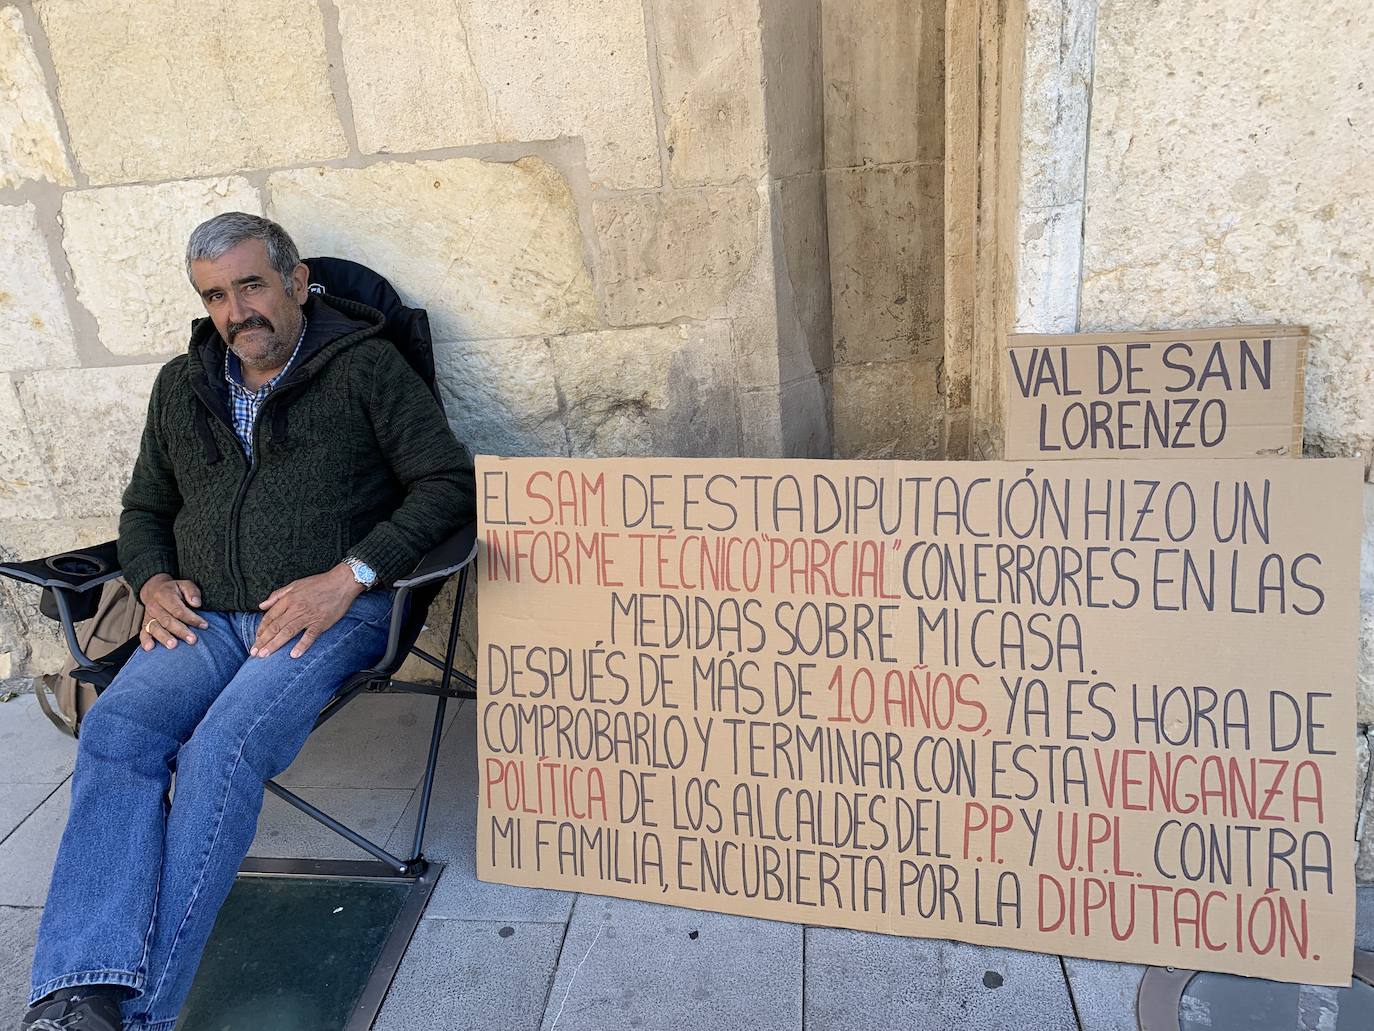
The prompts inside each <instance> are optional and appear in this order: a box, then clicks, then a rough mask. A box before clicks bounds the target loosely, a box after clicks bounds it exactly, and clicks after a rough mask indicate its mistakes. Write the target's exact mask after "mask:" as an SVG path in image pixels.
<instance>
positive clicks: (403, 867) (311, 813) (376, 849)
mask: <svg viewBox="0 0 1374 1031" xmlns="http://www.w3.org/2000/svg"><path fill="white" fill-rule="evenodd" d="M263 787H265V788H266V789H267V790H268V791H270V792H272V794H274V795H276V796H277V797H278V798H280V799H282V800H283V801H285V802H288V803H290V804H291V805H293V806H295V807H296V808H297V809H299V810H300V811H301V812H303V813H305V815H306V816H308V817H310V818H311V819H312V820H318V821H319V822H320V823H322V824H324V825H325V826H326V827H328V828H329V829H330V830H332V831H333V832H334V833H335V834H338V835H341V836H342V837H344V838H347V839H348V840H349V841H351V842H353V844H355V845H357V846H358V847H359V848H360V849H362V850H363V851H364V852H369V853H371V854H372V855H374V856H376V857H377V858H378V859H380V860H381V861H382V862H383V863H385V864H386V865H387V866H389V867H391V868H392V869H393V870H395V871H396V872H397V873H398V874H400V875H401V876H402V877H411V876H414V875H415V874H417V873H423V872H424V871H423V870H422V869H419V870H417V869H416V860H409V861H407V860H405V859H401V858H399V857H397V856H393V855H392V854H391V853H390V852H388V851H387V850H386V849H384V848H382V846H381V845H378V844H377V843H376V842H373V841H369V840H368V839H367V838H365V837H363V836H362V835H361V834H359V833H358V832H357V831H355V830H352V829H351V828H349V827H345V826H344V825H343V824H341V823H340V822H339V821H338V820H336V819H334V817H332V816H330V815H329V814H328V813H326V812H323V811H321V810H319V809H316V808H315V807H314V806H313V805H311V804H310V803H309V802H307V801H306V800H305V799H303V798H301V797H300V796H299V795H297V794H295V793H294V792H291V791H288V790H287V789H286V788H284V787H282V786H281V785H280V784H278V783H277V782H276V781H274V780H269V781H267V782H266V783H265V784H264V785H263Z"/></svg>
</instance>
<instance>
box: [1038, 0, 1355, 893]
mask: <svg viewBox="0 0 1374 1031" xmlns="http://www.w3.org/2000/svg"><path fill="white" fill-rule="evenodd" d="M1314 55H1320V56H1319V58H1314ZM1024 75H1025V82H1024V92H1023V103H1022V124H1023V129H1022V163H1021V184H1020V200H1021V211H1020V225H1019V234H1020V235H1019V247H1018V250H1019V258H1018V262H1017V270H1016V296H1017V310H1016V317H1015V328H1016V329H1018V330H1022V331H1025V332H1073V331H1076V330H1082V331H1092V330H1119V329H1134V328H1145V329H1149V328H1168V327H1172V326H1180V325H1209V324H1214V325H1215V324H1224V323H1236V322H1260V323H1263V322H1287V323H1298V324H1304V325H1307V326H1310V327H1311V331H1312V346H1311V349H1310V351H1309V359H1308V366H1307V388H1306V389H1307V396H1306V416H1305V423H1306V425H1305V446H1306V451H1307V453H1308V454H1309V455H1317V456H1320V455H1353V456H1358V457H1359V458H1361V459H1362V460H1363V462H1364V468H1365V478H1366V481H1367V483H1366V487H1365V498H1366V503H1365V537H1364V545H1363V569H1362V584H1363V593H1362V599H1361V609H1362V614H1361V641H1360V653H1359V659H1358V662H1359V667H1358V685H1357V692H1358V694H1357V697H1358V704H1357V715H1356V719H1357V724H1358V727H1357V728H1356V730H1357V734H1358V748H1357V754H1358V755H1359V757H1360V762H1361V768H1360V771H1359V788H1360V796H1361V798H1362V806H1363V811H1364V813H1365V816H1364V819H1363V822H1362V827H1363V832H1364V833H1363V838H1362V846H1361V852H1360V859H1359V865H1358V867H1357V869H1358V872H1359V875H1360V877H1361V878H1362V879H1365V880H1371V881H1374V778H1371V777H1369V776H1368V770H1369V739H1370V737H1371V736H1374V732H1371V729H1370V728H1371V724H1374V472H1371V466H1374V235H1371V234H1370V232H1369V226H1370V225H1371V223H1374V179H1371V178H1370V176H1369V174H1368V169H1369V166H1370V163H1371V160H1374V133H1371V131H1370V127H1371V126H1374V23H1371V21H1370V19H1369V18H1368V11H1367V5H1365V4H1362V3H1359V2H1357V0H1312V2H1311V3H1306V4H1288V5H1284V4H1278V5H1275V4H1267V5H1256V4H1253V3H1249V2H1247V0H1214V2H1210V3H1201V2H1198V0H1164V2H1156V3H1152V4H1144V3H1138V2H1133V0H1100V2H1099V0H1027V20H1026V43H1025V72H1024Z"/></svg>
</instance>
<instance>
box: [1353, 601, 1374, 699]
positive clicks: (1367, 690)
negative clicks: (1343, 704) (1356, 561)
mask: <svg viewBox="0 0 1374 1031" xmlns="http://www.w3.org/2000/svg"><path fill="white" fill-rule="evenodd" d="M1356 662H1357V663H1358V671H1357V673H1356V677H1355V719H1356V720H1357V721H1358V722H1360V723H1374V590H1366V591H1363V592H1361V594H1360V654H1359V658H1358V659H1357V660H1356Z"/></svg>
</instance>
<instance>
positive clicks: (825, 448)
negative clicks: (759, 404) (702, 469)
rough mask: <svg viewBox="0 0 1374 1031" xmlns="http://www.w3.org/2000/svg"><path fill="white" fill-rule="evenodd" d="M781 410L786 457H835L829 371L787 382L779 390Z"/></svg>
mask: <svg viewBox="0 0 1374 1031" xmlns="http://www.w3.org/2000/svg"><path fill="white" fill-rule="evenodd" d="M741 404H743V402H741ZM779 411H780V414H781V416H782V454H783V455H784V456H785V457H787V458H830V457H831V455H832V453H833V451H834V439H833V438H834V434H833V432H832V427H831V421H832V419H833V418H834V415H833V411H832V409H831V397H830V372H829V371H826V372H824V373H817V374H816V375H814V376H807V377H804V378H802V379H799V380H797V381H795V382H793V383H788V384H786V385H784V386H783V388H782V390H781V392H780V394H779ZM752 453H753V452H750V451H742V452H741V454H752Z"/></svg>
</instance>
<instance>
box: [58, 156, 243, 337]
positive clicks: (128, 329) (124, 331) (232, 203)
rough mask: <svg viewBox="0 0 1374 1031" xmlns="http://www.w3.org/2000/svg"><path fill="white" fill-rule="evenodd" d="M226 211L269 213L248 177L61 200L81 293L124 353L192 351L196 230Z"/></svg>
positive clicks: (197, 311)
mask: <svg viewBox="0 0 1374 1031" xmlns="http://www.w3.org/2000/svg"><path fill="white" fill-rule="evenodd" d="M225 211H247V212H249V213H251V214H254V215H260V214H262V203H261V201H260V200H259V198H258V192H257V190H255V189H254V188H253V187H252V186H250V185H249V184H248V182H247V180H245V179H241V178H238V177H237V176H234V177H230V178H226V179H199V180H189V181H185V182H173V183H159V184H158V185H156V186H110V187H106V188H104V189H99V190H78V191H74V192H71V193H68V194H67V195H66V196H64V197H63V198H62V225H63V237H62V245H63V247H64V248H65V250H66V252H67V261H68V262H69V263H70V264H71V267H72V274H73V276H74V278H75V280H76V290H77V295H78V296H79V297H80V299H81V303H82V304H83V305H85V306H86V308H87V309H88V310H89V311H90V313H91V314H92V315H94V316H95V320H96V322H97V323H98V324H99V326H100V341H101V343H103V344H104V345H105V347H106V348H107V349H108V350H109V351H110V352H111V353H112V354H117V355H171V354H173V353H176V352H178V351H184V350H185V349H186V343H187V340H188V339H189V337H190V327H191V320H192V319H196V318H200V317H201V316H203V315H204V314H205V309H204V307H203V306H202V305H201V303H200V298H199V297H198V296H197V295H196V292H195V288H194V287H193V286H192V285H191V283H190V281H189V280H188V279H187V278H186V241H187V240H188V239H190V236H191V231H192V230H193V229H195V228H196V226H198V225H200V223H201V222H204V221H205V220H206V219H208V218H212V217H213V216H215V215H218V214H221V213H222V212H225Z"/></svg>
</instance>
